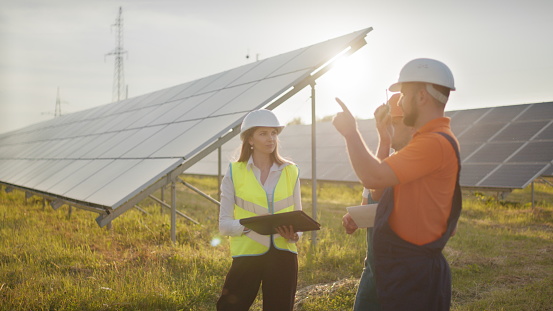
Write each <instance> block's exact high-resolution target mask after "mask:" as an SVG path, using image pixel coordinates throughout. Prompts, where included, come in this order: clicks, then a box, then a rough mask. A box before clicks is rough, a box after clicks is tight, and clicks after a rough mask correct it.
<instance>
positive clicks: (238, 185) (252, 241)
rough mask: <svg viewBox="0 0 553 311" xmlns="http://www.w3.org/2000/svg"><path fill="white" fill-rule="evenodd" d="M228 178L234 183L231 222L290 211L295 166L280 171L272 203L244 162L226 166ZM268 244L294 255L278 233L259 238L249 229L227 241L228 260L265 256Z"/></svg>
mask: <svg viewBox="0 0 553 311" xmlns="http://www.w3.org/2000/svg"><path fill="white" fill-rule="evenodd" d="M230 166H231V169H230V172H231V178H232V182H233V184H234V202H235V204H234V219H242V218H247V217H252V216H258V215H263V214H277V213H284V212H290V211H293V210H294V188H295V186H296V183H297V181H298V175H299V169H298V167H297V166H296V165H287V166H285V167H284V169H283V170H282V173H281V175H280V178H279V180H278V183H277V185H276V187H275V190H274V194H273V202H268V199H267V193H266V192H265V189H263V187H262V186H261V184H260V183H259V181H258V180H257V178H255V175H254V173H253V171H252V170H251V169H248V167H247V162H233V163H231V164H230ZM271 241H273V245H274V246H275V247H276V248H277V249H281V250H286V251H290V252H293V253H296V254H297V252H298V251H297V248H296V244H295V243H289V242H288V240H287V239H285V238H283V237H282V236H280V235H278V234H274V235H261V234H258V233H257V232H254V231H253V230H252V231H250V232H248V233H246V234H242V235H241V236H233V237H231V238H230V252H231V255H232V257H240V256H257V255H261V254H264V253H266V252H267V251H268V250H269V247H270V246H271Z"/></svg>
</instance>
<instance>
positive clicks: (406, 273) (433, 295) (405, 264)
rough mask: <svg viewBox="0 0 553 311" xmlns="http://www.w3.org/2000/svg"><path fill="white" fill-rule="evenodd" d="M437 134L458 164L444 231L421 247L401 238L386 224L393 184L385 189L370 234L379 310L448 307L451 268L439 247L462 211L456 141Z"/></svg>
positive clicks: (444, 241)
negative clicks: (444, 140) (455, 156)
mask: <svg viewBox="0 0 553 311" xmlns="http://www.w3.org/2000/svg"><path fill="white" fill-rule="evenodd" d="M438 134H441V135H442V136H444V137H445V138H446V139H447V140H448V141H449V142H450V143H451V144H452V145H453V148H454V149H455V153H456V155H457V160H458V165H459V171H458V173H457V181H456V184H455V190H454V195H453V203H452V209H451V213H450V215H449V218H448V221H447V230H446V232H445V233H444V234H443V235H442V236H441V237H440V238H439V239H438V240H436V241H434V242H430V243H428V244H425V245H420V246H419V245H415V244H412V243H409V242H407V241H405V240H403V239H401V238H400V237H398V236H397V235H396V234H395V232H394V231H393V230H392V229H391V228H390V226H389V224H388V218H389V217H390V214H391V213H392V210H393V209H394V191H393V187H389V188H387V189H386V190H385V191H384V193H383V195H382V199H381V200H380V202H379V204H378V208H377V211H376V220H375V225H374V235H373V248H374V265H375V274H376V286H377V292H378V300H379V302H380V305H381V308H382V310H392V311H402V310H409V311H415V310H421V311H431V310H449V308H450V305H451V271H450V269H449V265H448V263H447V261H446V259H445V257H444V256H443V254H442V250H443V248H444V247H445V245H446V243H447V241H448V240H449V237H450V236H451V233H452V232H453V231H454V230H455V227H456V225H457V221H458V220H459V216H460V214H461V205H462V198H461V187H460V186H459V173H460V171H461V162H460V157H459V148H458V147H457V143H456V142H455V140H453V138H452V137H450V136H449V135H447V134H445V133H441V132H438Z"/></svg>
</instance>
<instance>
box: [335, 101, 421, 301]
mask: <svg viewBox="0 0 553 311" xmlns="http://www.w3.org/2000/svg"><path fill="white" fill-rule="evenodd" d="M399 98H400V94H399V93H397V94H394V95H392V97H391V98H390V100H389V101H388V103H387V105H381V106H379V107H378V108H377V109H376V111H375V112H374V118H375V122H376V128H377V132H378V138H379V140H378V151H377V157H378V158H379V159H380V160H383V159H385V158H387V157H388V155H389V153H390V147H391V148H392V149H394V150H395V151H399V150H400V149H401V148H403V147H404V146H405V145H407V143H408V142H409V141H410V140H411V137H412V136H413V134H414V133H415V131H414V129H413V128H412V127H410V126H406V125H405V124H403V110H402V109H401V107H400V106H399ZM382 192H383V191H382V189H378V190H372V191H369V190H368V189H367V188H364V189H363V199H362V201H361V205H366V206H367V209H368V205H367V204H369V203H373V202H377V201H378V200H379V199H380V196H381V195H382ZM367 212H368V210H367ZM342 225H343V226H344V228H345V230H346V233H347V234H352V233H354V232H355V231H356V230H357V229H358V228H359V227H358V226H357V224H356V223H355V219H354V218H352V216H351V215H350V214H349V213H346V215H344V217H343V218H342ZM372 231H373V228H372V227H369V228H367V255H366V257H365V267H364V268H363V273H362V274H361V278H360V280H359V287H358V289H357V294H356V295H355V303H354V305H353V310H354V311H357V310H359V311H361V310H364V311H376V310H380V305H379V304H378V299H377V294H376V284H375V280H374V259H373V258H374V256H373V250H372Z"/></svg>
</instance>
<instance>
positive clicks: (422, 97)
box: [416, 87, 432, 105]
mask: <svg viewBox="0 0 553 311" xmlns="http://www.w3.org/2000/svg"><path fill="white" fill-rule="evenodd" d="M416 96H417V97H416V98H417V104H418V105H424V104H426V103H428V101H429V100H430V101H431V100H432V96H431V95H430V94H429V93H428V92H427V91H426V88H424V87H420V88H419V89H418V91H417V95H416Z"/></svg>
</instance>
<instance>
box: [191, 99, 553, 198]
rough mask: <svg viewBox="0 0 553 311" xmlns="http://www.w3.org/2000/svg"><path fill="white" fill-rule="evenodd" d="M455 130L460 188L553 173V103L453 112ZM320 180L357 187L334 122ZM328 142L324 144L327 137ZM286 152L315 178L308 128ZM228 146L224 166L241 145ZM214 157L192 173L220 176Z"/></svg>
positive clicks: (325, 128) (299, 130) (372, 134)
mask: <svg viewBox="0 0 553 311" xmlns="http://www.w3.org/2000/svg"><path fill="white" fill-rule="evenodd" d="M446 114H447V116H449V117H451V125H452V128H453V131H454V133H456V135H457V138H458V139H459V143H460V145H461V158H462V163H463V169H462V173H461V185H462V186H464V187H475V188H504V189H515V188H524V187H525V186H527V185H528V184H529V183H530V182H532V181H533V180H534V179H535V178H537V177H538V176H541V175H545V176H551V175H552V172H553V162H552V161H553V102H547V103H536V104H526V105H515V106H503V107H493V108H482V109H471V110H460V111H450V112H447V113H446ZM359 127H360V131H361V133H363V135H364V138H365V141H366V142H367V145H368V146H369V148H371V150H372V151H376V147H377V146H378V136H377V133H376V130H375V127H374V120H372V119H371V120H361V121H360V122H359ZM317 137H318V139H319V140H320V141H319V142H318V143H317V178H318V179H321V180H329V181H348V182H355V181H357V180H358V179H357V177H356V176H355V174H354V172H353V170H352V168H351V166H350V163H349V160H348V157H347V154H346V149H345V145H344V142H343V139H342V137H341V136H340V135H339V133H338V132H337V131H336V130H335V129H334V127H333V126H332V124H331V123H330V122H325V123H318V124H317ZM323 137H324V141H323V140H322V138H323ZM280 139H281V146H282V153H283V154H284V155H286V156H288V158H290V159H291V160H293V161H294V162H296V163H297V164H298V165H299V166H300V173H301V178H304V179H311V149H310V148H309V147H306V146H310V144H311V132H310V126H309V125H291V126H288V127H287V128H286V129H285V130H284V131H283V132H282V134H281V135H280ZM238 144H239V141H238V140H237V139H236V140H234V141H230V142H229V143H228V144H226V145H225V146H224V147H223V159H224V160H225V165H226V163H228V160H229V159H231V158H232V156H233V151H234V149H235V148H236V146H238ZM216 167H217V162H216V158H215V157H214V156H213V155H210V156H209V157H206V158H205V160H204V161H202V162H200V163H198V164H196V165H195V166H193V167H192V168H190V169H189V170H187V172H188V173H197V174H210V175H211V174H216V171H215V169H216Z"/></svg>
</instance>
